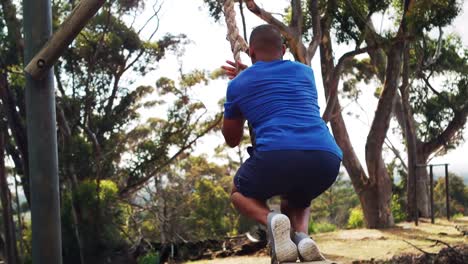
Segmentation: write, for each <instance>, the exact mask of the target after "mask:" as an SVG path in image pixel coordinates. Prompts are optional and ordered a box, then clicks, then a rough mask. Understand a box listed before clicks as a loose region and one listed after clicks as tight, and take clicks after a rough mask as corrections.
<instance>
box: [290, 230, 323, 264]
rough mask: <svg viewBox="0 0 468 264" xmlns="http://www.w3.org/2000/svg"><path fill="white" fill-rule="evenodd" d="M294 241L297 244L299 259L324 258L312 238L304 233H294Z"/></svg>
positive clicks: (312, 259) (313, 259) (314, 259)
mask: <svg viewBox="0 0 468 264" xmlns="http://www.w3.org/2000/svg"><path fill="white" fill-rule="evenodd" d="M293 240H294V243H295V244H296V245H297V250H298V251H299V257H300V258H301V261H316V260H326V259H325V257H324V256H323V255H322V254H321V253H320V250H319V248H318V246H317V244H316V243H315V241H314V240H312V238H310V237H309V236H308V235H307V234H304V233H295V234H294V236H293Z"/></svg>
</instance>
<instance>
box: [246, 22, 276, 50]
mask: <svg viewBox="0 0 468 264" xmlns="http://www.w3.org/2000/svg"><path fill="white" fill-rule="evenodd" d="M250 48H251V49H253V50H255V51H256V52H261V53H266V54H272V55H273V54H276V53H278V52H279V53H281V51H282V49H283V40H282V38H281V33H280V31H279V30H278V29H277V28H275V27H274V26H272V25H269V24H266V25H261V26H258V27H256V28H255V29H254V30H253V31H252V34H250Z"/></svg>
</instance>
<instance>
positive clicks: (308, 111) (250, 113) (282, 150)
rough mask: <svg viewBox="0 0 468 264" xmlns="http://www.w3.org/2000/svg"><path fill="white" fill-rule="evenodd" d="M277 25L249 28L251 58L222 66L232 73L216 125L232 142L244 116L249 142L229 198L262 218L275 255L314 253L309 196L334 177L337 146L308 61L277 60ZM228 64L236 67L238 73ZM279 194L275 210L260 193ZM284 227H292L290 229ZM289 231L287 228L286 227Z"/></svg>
mask: <svg viewBox="0 0 468 264" xmlns="http://www.w3.org/2000/svg"><path fill="white" fill-rule="evenodd" d="M285 50H286V48H285V46H284V45H283V42H282V39H281V34H280V32H279V31H278V30H277V29H276V28H274V27H273V26H271V25H261V26H259V27H257V28H255V29H254V30H253V32H252V34H251V36H250V47H249V55H250V58H251V60H252V64H253V65H252V66H251V67H249V68H247V66H245V65H242V64H239V63H233V62H229V61H228V63H229V64H230V65H231V66H233V67H231V66H223V69H224V70H225V71H226V74H227V75H228V76H229V77H230V78H231V79H232V80H231V81H230V83H229V85H228V89H227V94H226V103H225V105H224V107H225V112H224V122H223V129H222V133H223V135H224V138H225V140H226V143H227V144H228V145H229V146H230V147H235V146H237V145H238V144H239V142H240V140H241V138H242V134H243V131H244V123H245V120H248V121H249V122H250V124H251V125H252V127H253V129H254V132H255V136H256V139H255V143H256V144H255V148H254V149H253V150H252V151H251V153H250V158H249V159H247V160H246V162H245V163H244V164H242V166H241V167H240V169H239V171H238V172H237V174H236V176H235V177H234V187H233V191H232V194H231V200H232V203H233V204H234V206H235V207H236V208H237V209H238V210H239V211H240V212H241V213H242V214H244V215H246V216H248V217H250V218H252V219H254V220H256V221H257V222H259V223H261V224H263V225H265V226H267V230H268V235H269V240H270V243H271V247H272V253H273V257H274V258H276V260H277V261H279V262H285V261H293V262H295V261H296V260H297V258H298V257H299V258H300V259H301V260H305V261H313V260H320V259H322V258H323V257H322V255H321V254H320V252H319V250H318V248H317V246H316V244H315V242H314V241H313V240H312V239H311V238H310V237H309V235H308V225H309V214H310V209H309V207H310V203H311V201H312V199H314V198H316V197H317V196H319V195H320V194H321V193H323V192H324V191H325V190H327V189H328V188H329V187H330V186H331V185H332V184H333V182H334V181H335V179H336V177H337V175H338V171H339V167H340V163H341V159H342V152H341V150H340V149H339V147H338V146H337V145H336V143H335V140H334V138H333V137H332V135H331V134H330V132H329V130H328V127H327V126H326V124H325V122H324V121H323V120H322V119H321V117H320V111H319V106H318V102H317V89H316V87H315V80H314V75H313V72H312V69H311V68H310V67H308V66H306V65H303V64H300V63H296V62H291V61H287V60H283V59H282V58H283V55H284V53H285ZM235 66H239V67H240V68H241V69H244V70H243V71H242V72H240V73H239V74H238V71H237V69H236V68H235ZM277 195H279V196H281V212H282V213H283V214H280V213H274V212H270V209H269V208H268V206H267V204H266V201H267V199H269V198H271V197H272V196H277ZM291 227H292V230H291ZM290 231H293V232H290Z"/></svg>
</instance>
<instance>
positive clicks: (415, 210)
mask: <svg viewBox="0 0 468 264" xmlns="http://www.w3.org/2000/svg"><path fill="white" fill-rule="evenodd" d="M417 169H418V167H417V166H415V167H414V170H415V172H414V224H415V225H416V226H417V225H418V221H419V219H418V218H419V209H418V177H417V171H416V170H417ZM408 176H409V174H408ZM408 180H409V179H408Z"/></svg>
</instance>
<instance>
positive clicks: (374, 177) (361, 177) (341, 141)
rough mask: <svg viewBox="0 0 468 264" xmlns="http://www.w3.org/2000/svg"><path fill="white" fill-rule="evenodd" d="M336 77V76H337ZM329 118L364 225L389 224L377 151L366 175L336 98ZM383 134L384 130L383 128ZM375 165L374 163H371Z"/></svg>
mask: <svg viewBox="0 0 468 264" xmlns="http://www.w3.org/2000/svg"><path fill="white" fill-rule="evenodd" d="M327 24H328V23H326V22H325V23H322V34H323V35H322V36H323V37H322V41H321V46H320V47H321V48H320V56H321V61H322V78H323V82H324V87H325V94H326V95H327V97H328V91H329V89H330V86H331V83H333V80H332V78H333V71H334V68H335V67H334V62H333V50H332V43H331V38H330V27H329V26H327ZM338 77H339V76H338ZM332 116H333V118H332V119H331V121H330V123H331V127H332V130H333V134H334V136H335V140H336V142H337V143H338V145H339V146H340V148H341V149H342V151H343V154H344V155H343V164H344V166H345V168H346V170H347V171H348V174H349V176H350V178H351V182H352V183H353V186H354V189H355V190H356V193H357V194H358V196H359V200H360V201H361V206H362V209H363V212H364V217H365V221H366V226H367V227H368V228H385V227H390V226H392V225H393V216H392V213H391V210H390V205H391V194H392V189H391V186H392V185H391V180H390V177H389V176H388V174H387V170H386V168H385V164H384V162H383V160H382V156H381V153H375V155H374V159H373V160H368V163H369V162H371V164H368V165H372V166H371V167H372V168H375V169H374V170H372V171H371V173H372V174H370V175H369V177H367V175H366V172H365V170H364V168H363V167H362V166H361V163H360V162H359V159H358V158H357V155H356V153H355V152H354V149H353V146H352V144H351V140H350V138H349V135H348V131H347V129H346V124H345V122H344V119H343V116H342V114H341V106H340V104H339V100H338V101H337V103H336V105H335V109H334V111H333V115H332ZM385 133H386V131H385ZM373 164H377V166H373Z"/></svg>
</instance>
